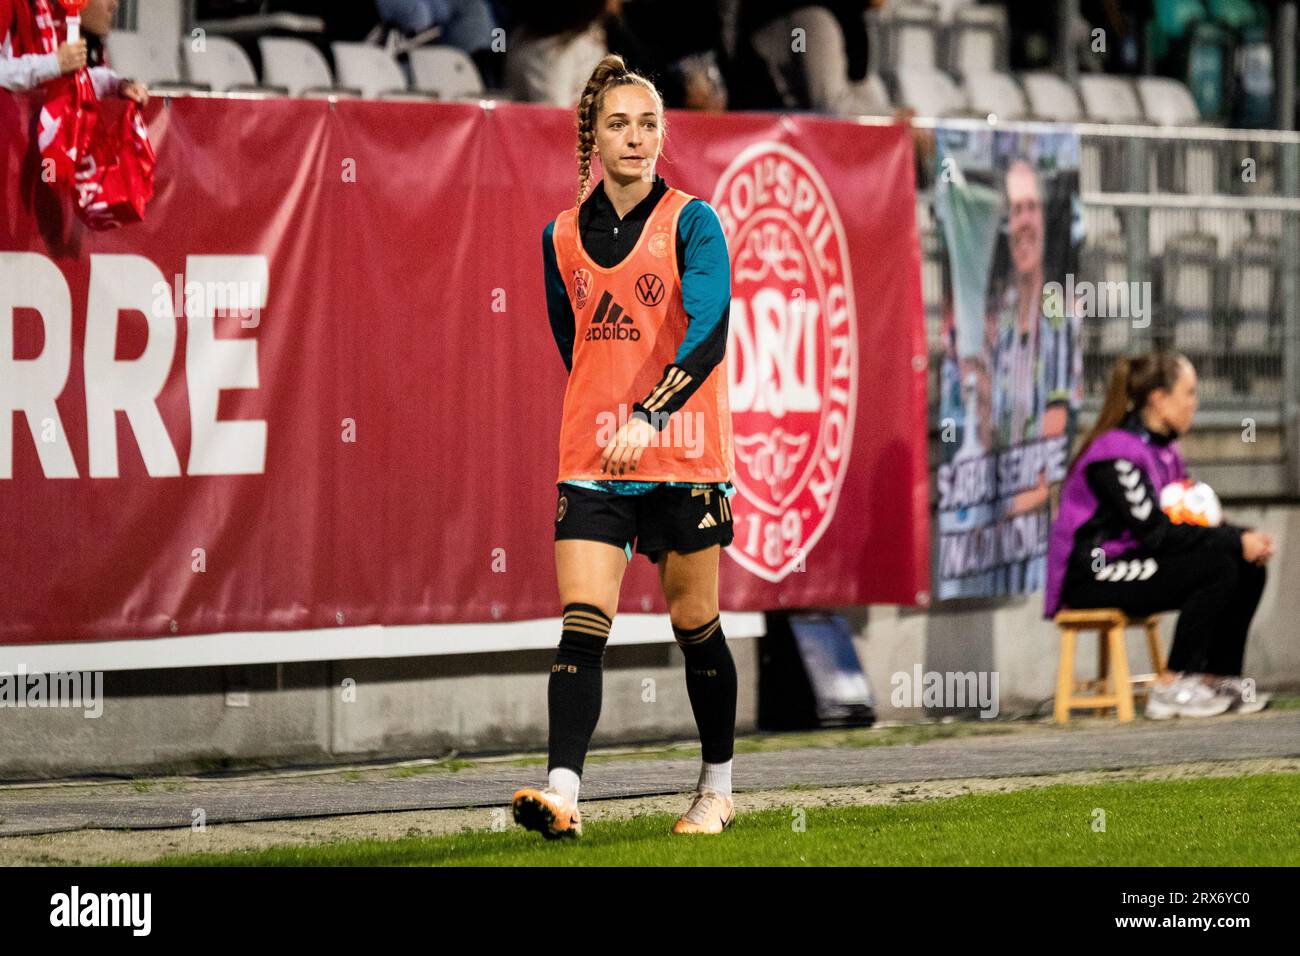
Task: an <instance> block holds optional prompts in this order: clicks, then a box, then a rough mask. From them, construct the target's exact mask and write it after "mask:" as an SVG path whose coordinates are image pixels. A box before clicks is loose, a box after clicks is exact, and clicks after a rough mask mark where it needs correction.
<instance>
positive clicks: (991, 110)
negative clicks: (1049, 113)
mask: <svg viewBox="0 0 1300 956" xmlns="http://www.w3.org/2000/svg"><path fill="white" fill-rule="evenodd" d="M962 85H963V86H965V88H966V98H967V100H968V102H969V103H970V109H971V112H973V113H977V114H979V115H981V116H983V115H985V114H989V115H993V116H996V117H997V118H998V119H1003V120H1018V119H1024V118H1025V117H1026V115H1028V112H1029V110H1028V107H1027V106H1026V104H1025V94H1024V93H1022V92H1021V91H1020V87H1019V86H1018V85H1017V84H1016V81H1015V79H1013V78H1012V76H1011V74H1010V73H998V72H996V71H993V70H986V71H978V72H974V73H967V74H966V75H965V82H964V83H963V84H962Z"/></svg>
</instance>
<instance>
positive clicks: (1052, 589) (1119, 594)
mask: <svg viewBox="0 0 1300 956" xmlns="http://www.w3.org/2000/svg"><path fill="white" fill-rule="evenodd" d="M1195 414H1196V370H1195V369H1194V368H1192V364H1191V362H1189V361H1188V360H1187V358H1186V357H1185V356H1182V355H1175V354H1168V353H1160V352H1157V353H1153V354H1150V355H1142V356H1138V357H1137V358H1134V359H1128V358H1121V359H1120V360H1119V362H1118V363H1117V364H1116V366H1115V369H1114V371H1113V372H1112V374H1111V380H1110V387H1109V390H1108V391H1107V393H1106V400H1105V402H1104V403H1103V405H1102V408H1101V411H1100V412H1099V413H1098V415H1097V422H1096V424H1095V425H1093V428H1092V431H1090V432H1089V433H1088V435H1087V436H1086V437H1085V438H1084V441H1083V444H1082V446H1081V447H1080V450H1079V453H1078V455H1077V456H1076V457H1075V459H1074V461H1073V463H1072V464H1071V466H1070V470H1069V472H1068V474H1067V475H1066V478H1065V483H1064V485H1063V486H1062V488H1061V507H1060V511H1059V513H1058V514H1057V517H1056V521H1055V522H1054V523H1053V525H1052V532H1051V540H1050V544H1049V547H1048V558H1047V562H1048V571H1047V595H1046V607H1045V611H1046V614H1047V616H1048V617H1051V616H1052V615H1054V614H1055V613H1056V612H1057V610H1058V609H1059V608H1061V607H1062V606H1065V607H1072V608H1090V607H1118V608H1120V609H1121V610H1123V611H1124V612H1125V613H1126V614H1130V615H1135V616H1140V615H1147V614H1154V613H1156V612H1157V611H1170V610H1178V611H1180V613H1179V615H1178V625H1177V629H1176V630H1175V632H1174V645H1173V648H1172V650H1171V652H1170V654H1169V670H1168V671H1167V672H1166V673H1165V674H1163V675H1161V676H1160V677H1159V678H1157V679H1156V683H1155V686H1154V687H1153V688H1152V689H1151V692H1150V695H1149V696H1148V698H1147V706H1146V715H1147V716H1148V717H1152V718H1155V719H1162V718H1166V717H1212V716H1214V715H1216V714H1221V713H1223V712H1224V711H1226V710H1229V709H1233V710H1236V711H1238V712H1240V713H1252V712H1254V711H1257V710H1262V709H1263V708H1264V705H1265V704H1266V703H1267V695H1263V694H1258V695H1257V694H1254V693H1253V686H1251V685H1245V684H1244V683H1243V681H1242V679H1241V662H1242V657H1243V655H1244V654H1245V648H1246V631H1247V629H1248V628H1249V627H1250V620H1251V618H1252V617H1253V616H1254V614H1255V608H1256V606H1257V605H1258V604H1259V598H1260V595H1261V594H1262V593H1263V590H1264V576H1265V570H1264V565H1265V563H1266V562H1267V561H1268V559H1269V558H1270V557H1272V555H1273V541H1272V539H1271V538H1270V537H1269V536H1268V535H1266V534H1263V533H1261V532H1259V531H1253V530H1248V529H1246V528H1239V527H1236V526H1235V525H1230V524H1223V525H1220V526H1218V527H1213V528H1207V527H1200V526H1197V525H1190V524H1174V523H1173V522H1172V521H1170V520H1169V518H1168V516H1166V515H1165V513H1164V512H1163V511H1161V510H1160V491H1161V489H1162V488H1163V487H1164V486H1165V485H1166V484H1169V483H1170V482H1173V481H1179V480H1181V479H1183V478H1185V477H1186V476H1187V469H1186V466H1185V465H1184V463H1183V458H1182V455H1181V454H1180V453H1179V451H1178V446H1177V445H1176V444H1174V441H1175V439H1177V438H1178V437H1179V436H1180V435H1182V434H1184V433H1186V431H1187V430H1188V428H1190V427H1191V424H1192V417H1193V416H1194V415H1195Z"/></svg>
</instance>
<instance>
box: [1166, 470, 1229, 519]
mask: <svg viewBox="0 0 1300 956" xmlns="http://www.w3.org/2000/svg"><path fill="white" fill-rule="evenodd" d="M1160 510H1161V511H1163V512H1164V513H1165V514H1167V515H1168V516H1169V520H1170V521H1172V522H1173V523H1174V524H1198V525H1201V526H1202V527H1206V528H1216V527H1218V526H1219V525H1221V524H1223V506H1222V505H1221V504H1219V496H1218V495H1216V494H1215V493H1214V489H1213V488H1211V487H1210V486H1209V485H1207V484H1206V483H1205V482H1203V481H1192V480H1191V479H1184V480H1183V481H1174V482H1170V483H1169V484H1167V485H1165V486H1164V487H1163V488H1161V489H1160Z"/></svg>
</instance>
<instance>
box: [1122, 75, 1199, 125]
mask: <svg viewBox="0 0 1300 956" xmlns="http://www.w3.org/2000/svg"><path fill="white" fill-rule="evenodd" d="M1137 91H1138V97H1139V98H1140V99H1141V101H1142V112H1143V113H1145V114H1146V118H1147V121H1148V122H1150V123H1154V124H1155V125H1157V126H1196V125H1198V124H1199V123H1200V122H1201V112H1200V110H1198V109H1197V108H1196V100H1194V99H1192V91H1191V90H1189V89H1188V88H1187V87H1186V86H1184V85H1183V84H1182V83H1179V82H1178V81H1177V80H1171V79H1169V78H1168V77H1164V76H1140V77H1138V81H1137Z"/></svg>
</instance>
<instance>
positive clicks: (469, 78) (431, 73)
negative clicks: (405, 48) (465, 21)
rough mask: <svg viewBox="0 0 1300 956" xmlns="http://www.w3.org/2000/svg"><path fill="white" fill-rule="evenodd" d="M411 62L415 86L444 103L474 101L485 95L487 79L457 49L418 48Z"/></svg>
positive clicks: (467, 56)
mask: <svg viewBox="0 0 1300 956" xmlns="http://www.w3.org/2000/svg"><path fill="white" fill-rule="evenodd" d="M409 56H410V58H411V79H412V81H413V82H412V85H413V86H414V87H415V88H416V89H417V90H420V91H421V92H425V93H433V94H435V95H436V96H437V97H438V99H441V100H461V99H473V98H477V97H479V96H482V95H483V78H482V77H481V76H479V72H478V67H476V66H475V65H474V61H473V60H471V59H470V58H469V55H468V54H466V53H465V52H464V51H463V50H458V49H457V48H456V47H453V46H422V47H416V48H415V49H414V50H412V51H411V52H410V54H409Z"/></svg>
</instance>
